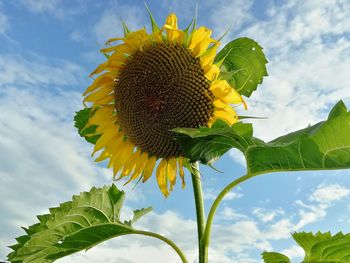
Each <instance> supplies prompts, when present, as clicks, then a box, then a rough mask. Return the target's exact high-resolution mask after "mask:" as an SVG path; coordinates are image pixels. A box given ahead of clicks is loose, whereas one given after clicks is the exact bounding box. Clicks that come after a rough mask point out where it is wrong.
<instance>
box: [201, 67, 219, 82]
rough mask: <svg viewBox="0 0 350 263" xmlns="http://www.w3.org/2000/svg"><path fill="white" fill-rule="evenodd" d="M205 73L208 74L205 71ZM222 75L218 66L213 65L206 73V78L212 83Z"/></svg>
mask: <svg viewBox="0 0 350 263" xmlns="http://www.w3.org/2000/svg"><path fill="white" fill-rule="evenodd" d="M204 72H206V71H205V70H204ZM219 74H220V69H219V67H218V66H217V65H215V64H214V65H211V66H210V68H209V70H208V71H207V72H206V73H205V77H206V78H207V79H209V80H210V81H213V80H216V79H217V78H218V76H219Z"/></svg>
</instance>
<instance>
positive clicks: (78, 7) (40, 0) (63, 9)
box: [17, 0, 87, 20]
mask: <svg viewBox="0 0 350 263" xmlns="http://www.w3.org/2000/svg"><path fill="white" fill-rule="evenodd" d="M17 2H18V3H19V4H20V5H22V6H23V7H24V8H26V10H28V11H29V12H31V13H35V14H48V15H51V16H53V17H55V18H58V19H60V20H65V19H66V18H68V17H71V16H74V15H77V14H80V13H82V12H84V11H85V10H86V4H87V1H84V0H75V1H71V2H68V1H62V0H17Z"/></svg>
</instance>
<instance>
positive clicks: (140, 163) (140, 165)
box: [130, 152, 148, 180]
mask: <svg viewBox="0 0 350 263" xmlns="http://www.w3.org/2000/svg"><path fill="white" fill-rule="evenodd" d="M147 160H148V153H145V152H143V153H141V155H140V158H139V159H138V160H137V161H136V167H135V171H134V174H133V175H132V177H131V178H130V180H134V179H136V178H137V177H139V175H140V174H141V173H142V171H143V169H144V168H145V166H146V164H147Z"/></svg>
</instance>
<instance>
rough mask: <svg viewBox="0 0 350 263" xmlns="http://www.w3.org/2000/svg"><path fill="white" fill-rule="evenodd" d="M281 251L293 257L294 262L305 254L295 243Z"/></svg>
mask: <svg viewBox="0 0 350 263" xmlns="http://www.w3.org/2000/svg"><path fill="white" fill-rule="evenodd" d="M281 253H282V254H284V255H286V256H287V257H289V258H290V259H294V260H295V261H296V262H297V261H298V262H299V261H300V260H302V258H304V255H305V252H304V250H303V249H302V248H301V247H300V246H297V245H293V246H291V247H290V248H287V249H284V250H283V251H282V252H281ZM298 259H299V260H298Z"/></svg>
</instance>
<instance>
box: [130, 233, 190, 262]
mask: <svg viewBox="0 0 350 263" xmlns="http://www.w3.org/2000/svg"><path fill="white" fill-rule="evenodd" d="M133 234H137V235H144V236H149V237H154V238H158V239H160V240H162V241H164V242H165V243H167V244H168V245H169V246H171V247H172V248H173V249H174V250H175V251H176V253H177V254H178V255H179V257H180V258H181V260H182V263H188V261H187V259H186V257H185V254H184V253H183V252H182V251H181V249H180V248H178V246H176V245H175V243H174V242H173V241H171V240H169V239H167V238H166V237H164V236H162V235H159V234H157V233H153V232H148V231H141V230H134V231H133Z"/></svg>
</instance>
